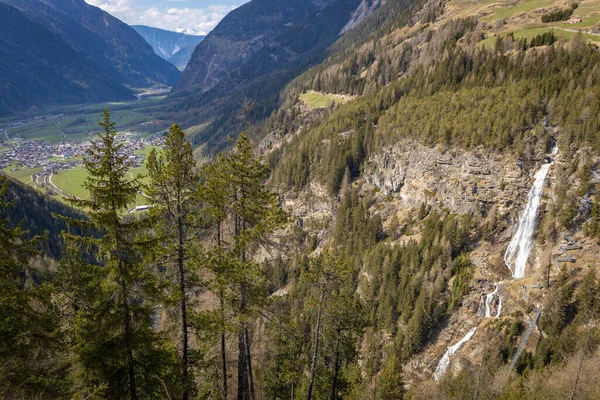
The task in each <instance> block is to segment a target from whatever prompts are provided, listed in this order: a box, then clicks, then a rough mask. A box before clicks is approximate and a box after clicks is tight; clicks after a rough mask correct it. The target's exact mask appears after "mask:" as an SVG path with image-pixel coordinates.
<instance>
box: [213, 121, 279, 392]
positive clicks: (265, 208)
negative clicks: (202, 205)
mask: <svg viewBox="0 0 600 400" xmlns="http://www.w3.org/2000/svg"><path fill="white" fill-rule="evenodd" d="M268 176H269V168H268V166H266V165H265V164H264V162H263V160H262V159H261V158H257V157H255V156H254V153H253V150H252V144H251V142H250V139H249V138H248V136H247V135H246V133H242V134H240V137H239V139H238V142H237V145H236V147H235V149H233V150H232V151H231V152H230V153H229V154H228V155H227V156H225V157H219V159H218V160H217V162H216V163H215V164H214V165H213V166H212V167H206V168H205V169H204V170H203V178H204V179H205V188H206V193H205V196H206V197H205V201H206V203H207V215H208V216H209V217H210V219H211V220H212V222H213V224H214V226H215V228H216V247H217V251H218V252H219V253H220V254H218V255H217V257H216V258H215V260H221V262H217V264H219V263H220V264H221V265H213V267H212V268H213V269H214V270H215V271H216V272H217V276H220V282H219V283H218V286H219V292H220V297H221V299H222V303H221V304H222V309H224V299H225V297H226V295H225V291H226V288H227V286H229V289H233V287H232V286H231V285H233V286H234V287H235V298H234V300H235V302H236V303H237V304H236V307H235V309H234V310H232V311H233V312H234V313H235V315H236V317H237V320H238V327H237V334H238V365H237V367H238V374H237V375H238V376H237V378H238V399H240V400H247V399H251V400H254V399H255V393H254V375H253V371H252V355H251V351H250V348H251V343H250V327H249V321H250V319H251V317H252V316H253V315H254V311H255V309H256V307H257V306H258V305H259V304H260V303H261V302H262V301H263V299H264V294H261V293H264V292H262V291H261V290H260V286H261V279H260V274H259V272H260V266H259V264H258V263H256V262H254V260H253V256H254V254H255V252H256V251H257V250H259V249H260V248H265V247H272V246H274V245H275V244H276V243H275V242H274V241H273V240H272V234H273V232H274V231H275V230H277V229H278V228H280V227H282V226H283V224H284V223H285V222H286V219H287V218H286V215H285V213H284V212H283V210H282V209H281V207H280V205H279V203H278V198H277V195H276V194H275V193H274V192H272V191H271V190H269V189H268V188H267V186H266V185H265V183H266V180H267V178H268ZM224 278H225V279H224ZM226 282H228V283H226ZM222 317H223V318H224V313H222ZM223 325H224V323H223ZM223 340H224V339H223V336H222V338H221V343H222V349H223V343H224V341H223ZM222 358H223V359H224V358H225V357H224V351H223V350H222ZM223 365H224V368H223V379H226V376H227V375H226V366H225V363H224V362H223ZM225 386H226V382H225V383H224V387H225ZM224 390H225V389H224Z"/></svg>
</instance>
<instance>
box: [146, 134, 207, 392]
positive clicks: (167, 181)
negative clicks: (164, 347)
mask: <svg viewBox="0 0 600 400" xmlns="http://www.w3.org/2000/svg"><path fill="white" fill-rule="evenodd" d="M163 152H164V156H163V155H158V154H157V151H156V150H155V149H153V150H152V151H151V153H150V155H149V157H148V162H147V167H148V175H149V177H150V184H149V185H148V187H147V191H146V194H147V196H148V197H149V199H150V201H151V202H152V205H153V208H152V211H151V213H152V214H153V215H154V216H155V217H156V222H157V224H156V225H154V229H155V231H156V233H157V234H158V236H159V237H160V239H161V241H162V243H163V244H164V246H159V247H157V249H158V250H159V251H158V252H159V253H160V257H161V260H162V262H163V263H164V264H168V265H173V266H174V267H175V273H176V278H175V282H176V285H175V286H176V293H177V295H176V296H175V298H176V300H177V303H178V305H179V318H180V322H181V338H180V344H179V347H180V351H181V359H182V365H181V370H182V382H183V385H182V386H183V393H182V398H183V399H184V400H187V399H189V398H190V395H191V394H192V393H193V376H192V375H191V374H190V367H191V361H190V354H189V353H190V349H189V347H190V346H189V322H188V321H189V318H188V314H189V311H188V307H189V306H188V304H189V301H188V290H189V286H190V284H191V282H194V281H195V269H196V267H195V265H194V264H193V258H192V257H191V256H190V253H191V251H192V249H193V247H194V246H195V243H196V242H197V235H196V233H195V229H194V227H193V219H194V217H195V216H196V215H197V214H198V213H197V211H198V208H199V203H198V195H197V193H198V190H199V187H200V178H199V176H198V174H196V173H195V172H194V167H195V161H194V156H193V153H192V147H191V144H190V143H189V142H188V141H186V139H185V134H184V133H183V131H182V130H181V128H180V127H179V126H178V125H177V124H174V125H172V126H171V128H170V132H169V134H168V135H167V137H166V140H165V146H164V149H163Z"/></svg>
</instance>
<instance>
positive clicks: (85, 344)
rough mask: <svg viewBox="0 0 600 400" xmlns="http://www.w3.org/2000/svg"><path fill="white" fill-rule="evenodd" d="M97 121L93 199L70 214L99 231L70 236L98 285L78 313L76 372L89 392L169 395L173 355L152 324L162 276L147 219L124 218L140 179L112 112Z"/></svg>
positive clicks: (88, 162) (88, 165) (90, 180)
mask: <svg viewBox="0 0 600 400" xmlns="http://www.w3.org/2000/svg"><path fill="white" fill-rule="evenodd" d="M99 124H100V126H101V127H102V129H103V132H102V133H100V134H99V135H98V138H99V140H97V141H94V142H93V143H92V145H91V147H90V148H89V149H88V151H87V155H86V157H84V166H85V169H86V170H87V172H88V177H87V179H86V181H85V183H84V187H85V188H86V189H87V190H88V191H89V198H88V199H73V200H71V202H72V203H73V204H74V205H76V206H78V207H80V208H82V209H84V210H86V212H87V215H88V217H89V221H87V220H86V221H78V220H69V223H70V224H72V225H79V226H84V227H87V228H92V229H93V230H94V231H95V232H96V236H92V235H87V236H74V235H69V234H68V233H67V234H65V236H66V237H67V238H68V240H69V241H72V242H73V243H74V247H79V246H81V247H83V248H85V249H86V250H87V253H86V256H87V257H88V258H91V259H93V262H92V263H91V265H88V268H90V269H92V270H94V273H92V274H89V275H88V276H89V277H90V279H91V281H89V282H88V287H94V288H95V289H96V290H95V292H94V293H93V298H89V299H87V304H85V305H87V306H84V307H79V308H78V309H77V310H76V311H75V314H76V315H75V316H74V318H73V324H74V326H73V331H74V349H73V351H74V354H75V359H76V363H77V368H75V370H76V371H77V378H78V381H79V382H80V383H79V384H80V386H81V387H82V392H84V393H90V392H92V393H94V394H96V395H101V396H103V397H106V398H130V399H131V400H136V399H142V398H143V399H151V398H164V397H165V391H166V392H171V393H173V391H174V389H173V385H171V387H169V386H168V384H169V383H171V382H172V381H173V380H172V379H171V378H170V376H169V374H170V366H171V365H172V363H173V354H172V352H171V351H169V348H168V346H167V344H166V343H165V340H164V338H163V337H162V336H161V334H159V333H158V332H157V331H156V330H154V329H153V326H152V325H153V315H154V313H155V304H156V302H157V299H158V297H159V295H160V291H159V287H158V285H157V279H156V276H155V275H154V274H153V272H152V270H151V269H150V268H147V266H146V264H145V263H144V262H143V261H144V255H145V253H146V251H147V247H148V246H147V245H148V242H147V241H145V240H143V239H140V237H139V236H138V232H139V231H141V228H142V226H143V221H142V220H138V219H134V218H126V211H127V209H128V207H130V206H132V205H133V204H135V199H136V195H137V193H138V191H139V189H140V184H139V181H138V179H137V178H135V177H131V175H130V173H129V167H130V165H129V162H128V157H127V155H126V153H125V152H124V151H123V144H122V143H118V142H117V139H116V135H117V133H116V131H115V129H114V123H113V122H111V120H110V113H109V111H108V110H105V111H104V115H103V120H102V121H101V122H99ZM76 264H77V263H75V265H76ZM167 396H170V394H169V395H167Z"/></svg>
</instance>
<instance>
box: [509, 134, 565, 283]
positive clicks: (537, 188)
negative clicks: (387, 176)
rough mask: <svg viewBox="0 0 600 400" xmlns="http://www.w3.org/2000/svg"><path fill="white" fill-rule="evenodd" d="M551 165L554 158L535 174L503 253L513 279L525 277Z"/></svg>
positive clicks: (555, 149) (554, 152)
mask: <svg viewBox="0 0 600 400" xmlns="http://www.w3.org/2000/svg"><path fill="white" fill-rule="evenodd" d="M557 152H558V147H557V146H555V147H554V149H553V150H552V155H555V154H556V153H557ZM552 164H554V158H551V159H550V162H548V163H546V164H543V165H542V166H541V167H540V169H539V171H538V172H536V174H535V176H534V179H535V181H534V182H533V187H532V188H531V190H530V191H529V194H528V198H527V205H526V206H525V210H524V211H523V215H522V216H521V219H520V220H519V226H518V227H517V232H516V233H515V235H514V236H513V238H512V240H511V241H510V244H509V245H508V248H507V249H506V253H504V263H505V264H506V266H507V267H508V268H509V269H510V271H511V272H512V276H513V278H522V277H524V276H525V266H526V264H527V259H528V258H529V252H530V251H531V246H532V245H533V237H534V235H535V229H536V226H537V218H538V211H539V209H540V202H541V200H542V192H543V189H544V182H545V181H546V175H548V171H549V170H550V167H551V166H552Z"/></svg>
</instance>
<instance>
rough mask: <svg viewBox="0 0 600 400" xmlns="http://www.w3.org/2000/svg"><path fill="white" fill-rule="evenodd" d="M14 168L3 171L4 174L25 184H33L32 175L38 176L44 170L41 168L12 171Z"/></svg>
mask: <svg viewBox="0 0 600 400" xmlns="http://www.w3.org/2000/svg"><path fill="white" fill-rule="evenodd" d="M13 168H14V167H12V166H11V167H7V168H5V169H3V172H4V173H5V174H6V175H8V176H10V177H11V178H14V179H16V180H18V181H21V182H23V183H29V182H31V175H34V174H37V173H38V172H40V171H41V170H42V169H41V168H19V169H18V170H17V171H11V169H13Z"/></svg>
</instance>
